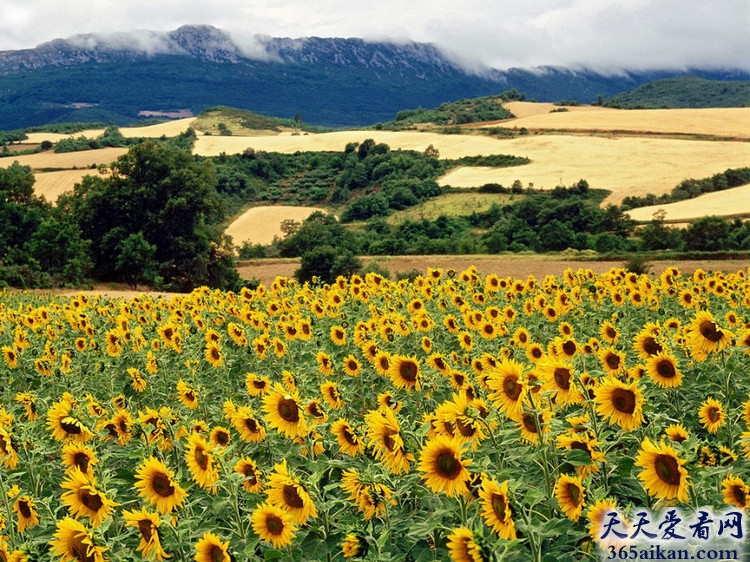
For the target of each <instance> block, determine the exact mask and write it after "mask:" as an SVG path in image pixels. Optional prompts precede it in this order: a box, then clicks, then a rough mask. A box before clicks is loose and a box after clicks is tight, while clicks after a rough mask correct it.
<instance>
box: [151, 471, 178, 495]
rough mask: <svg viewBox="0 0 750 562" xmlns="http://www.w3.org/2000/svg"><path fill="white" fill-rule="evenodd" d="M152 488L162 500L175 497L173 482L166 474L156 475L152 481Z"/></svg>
mask: <svg viewBox="0 0 750 562" xmlns="http://www.w3.org/2000/svg"><path fill="white" fill-rule="evenodd" d="M151 488H153V490H154V492H156V493H157V495H159V496H161V497H162V498H169V497H171V496H173V495H174V486H173V485H172V480H171V479H170V478H169V476H167V475H166V474H164V473H159V474H156V475H155V476H154V477H153V478H152V479H151Z"/></svg>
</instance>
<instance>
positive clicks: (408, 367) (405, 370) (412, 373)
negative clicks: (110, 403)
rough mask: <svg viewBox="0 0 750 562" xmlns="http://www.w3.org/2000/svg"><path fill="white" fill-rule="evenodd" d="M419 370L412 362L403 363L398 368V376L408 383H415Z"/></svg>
mask: <svg viewBox="0 0 750 562" xmlns="http://www.w3.org/2000/svg"><path fill="white" fill-rule="evenodd" d="M418 373H419V369H418V368H417V365H416V363H414V362H413V361H404V362H403V363H401V365H399V367H398V374H399V375H400V376H401V378H403V379H404V380H406V381H408V382H416V380H417V374H418Z"/></svg>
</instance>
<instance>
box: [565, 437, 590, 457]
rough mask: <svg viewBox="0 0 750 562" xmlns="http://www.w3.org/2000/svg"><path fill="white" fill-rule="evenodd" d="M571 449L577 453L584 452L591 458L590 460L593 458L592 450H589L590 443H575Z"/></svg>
mask: <svg viewBox="0 0 750 562" xmlns="http://www.w3.org/2000/svg"><path fill="white" fill-rule="evenodd" d="M570 448H571V449H573V450H575V451H583V452H584V453H586V454H587V455H588V456H589V458H590V457H591V449H589V446H588V443H584V442H583V441H573V442H572V443H571V444H570Z"/></svg>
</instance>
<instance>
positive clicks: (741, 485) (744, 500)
mask: <svg viewBox="0 0 750 562" xmlns="http://www.w3.org/2000/svg"><path fill="white" fill-rule="evenodd" d="M721 487H722V490H721V491H722V494H723V495H724V503H726V504H729V505H735V506H737V507H739V508H740V509H746V508H747V507H750V488H749V487H748V485H747V484H745V482H744V481H743V480H742V478H739V477H737V476H733V475H731V474H727V475H726V477H725V478H724V480H722V482H721Z"/></svg>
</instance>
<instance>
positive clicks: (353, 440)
mask: <svg viewBox="0 0 750 562" xmlns="http://www.w3.org/2000/svg"><path fill="white" fill-rule="evenodd" d="M341 434H342V435H343V436H344V439H345V440H346V442H347V443H349V444H350V445H356V444H357V441H358V440H357V436H356V435H355V434H354V432H353V431H351V430H350V429H349V428H348V427H345V428H344V429H343V430H342V431H341Z"/></svg>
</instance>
